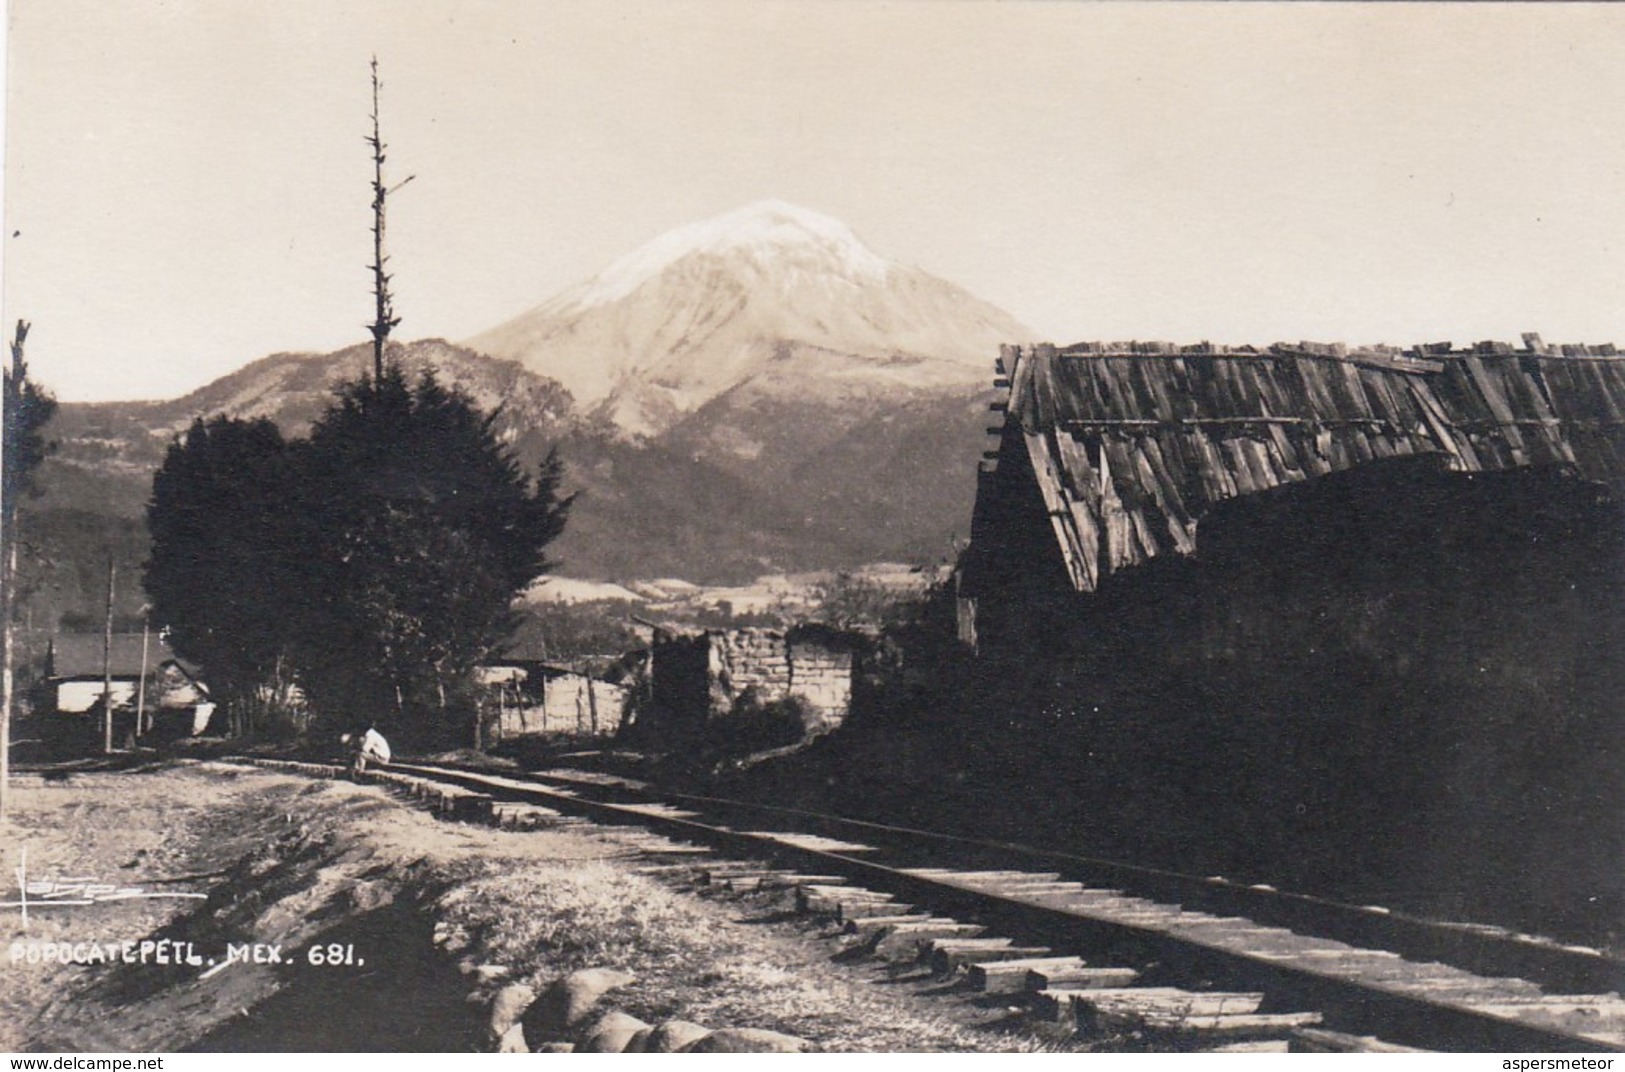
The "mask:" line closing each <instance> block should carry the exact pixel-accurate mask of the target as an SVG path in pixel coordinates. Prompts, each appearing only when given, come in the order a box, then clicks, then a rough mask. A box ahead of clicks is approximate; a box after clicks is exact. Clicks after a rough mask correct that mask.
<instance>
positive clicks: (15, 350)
mask: <svg viewBox="0 0 1625 1072" xmlns="http://www.w3.org/2000/svg"><path fill="white" fill-rule="evenodd" d="M27 340H28V321H26V320H19V321H17V334H16V335H15V336H14V337H13V338H12V341H11V375H10V376H8V377H6V398H5V421H6V422H11V421H16V420H18V419H19V417H20V415H21V413H22V398H23V393H22V392H23V379H24V378H25V371H26V369H27V365H26V364H25V363H24V361H23V343H24V342H26V341H27ZM4 432H5V434H6V437H7V438H6V446H7V448H8V449H7V450H6V451H5V452H4V454H5V459H4V462H3V463H0V464H3V465H5V466H8V467H9V466H15V465H17V464H18V462H19V460H20V459H19V457H18V452H17V451H14V450H11V449H9V448H10V446H11V435H12V429H10V428H5V429H4ZM5 479H6V481H7V482H8V483H14V482H16V474H15V473H6V474H5ZM5 498H6V500H7V501H6V502H5V503H4V516H3V517H0V544H4V545H5V556H6V557H5V563H4V565H0V637H3V639H0V820H3V819H5V817H6V810H7V809H8V808H9V807H10V805H11V690H12V662H13V659H14V658H15V655H14V653H13V650H12V637H11V634H12V627H11V611H12V603H13V602H14V601H15V600H16V598H17V531H18V529H19V528H20V527H21V526H20V525H19V524H18V509H17V501H16V499H17V496H16V494H15V493H13V494H10V495H7V496H5Z"/></svg>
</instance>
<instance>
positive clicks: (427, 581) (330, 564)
mask: <svg viewBox="0 0 1625 1072" xmlns="http://www.w3.org/2000/svg"><path fill="white" fill-rule="evenodd" d="M494 416H495V415H494V414H493V415H490V416H487V415H485V414H482V413H481V412H480V410H479V409H478V407H476V406H475V405H474V403H473V402H472V401H471V400H470V399H469V398H468V397H467V395H465V394H464V393H463V392H462V391H461V390H459V389H457V388H455V387H447V386H445V385H443V384H442V383H441V382H440V381H439V379H438V378H437V377H436V376H435V374H434V373H433V372H432V371H429V372H425V373H424V374H423V376H422V377H421V378H420V379H419V380H418V381H417V382H416V383H415V384H409V383H408V382H407V380H406V377H405V375H404V373H402V372H401V370H400V368H399V366H398V365H394V364H388V365H386V366H385V369H384V374H383V376H382V377H381V378H379V379H377V380H374V379H373V378H372V377H370V376H363V377H362V378H361V379H360V380H358V381H356V382H353V383H350V384H347V385H345V386H344V387H342V388H340V392H339V397H338V399H337V401H336V403H335V404H334V406H333V407H332V408H331V409H329V410H328V412H327V413H326V414H325V415H324V416H323V417H322V418H321V419H319V420H318V421H317V422H316V424H315V426H314V427H313V428H312V429H311V435H310V441H309V443H308V445H307V446H306V447H305V449H304V451H303V452H302V454H303V456H302V459H301V464H300V507H299V509H300V512H301V514H302V515H303V516H304V517H305V519H306V522H307V524H308V525H309V530H308V531H309V533H310V538H309V540H308V542H307V544H306V550H307V554H308V560H307V567H306V582H305V583H306V586H307V591H308V593H309V602H308V604H307V607H306V611H305V614H304V620H305V622H306V623H307V624H306V627H305V628H303V629H301V631H300V635H299V636H298V637H297V638H296V644H295V661H296V663H297V665H298V667H299V672H300V680H301V682H302V683H303V684H304V686H305V688H306V691H307V693H308V694H309V696H310V698H311V701H312V702H313V703H314V704H316V705H317V706H318V707H319V708H320V709H322V710H323V711H324V712H325V713H327V714H328V715H329V716H332V717H336V718H338V719H343V720H347V721H370V720H374V719H376V720H379V721H384V722H393V723H394V724H395V727H396V729H397V730H405V731H407V732H408V734H409V735H416V736H419V737H420V738H422V739H425V740H428V739H435V738H440V739H447V738H450V737H451V735H452V734H453V733H454V732H456V731H457V730H459V729H460V728H461V716H462V715H464V714H468V713H469V712H470V711H471V708H470V707H469V706H468V703H469V697H470V689H471V678H472V671H473V668H474V666H475V665H476V664H477V663H478V662H479V661H480V660H481V659H482V658H484V657H485V656H486V655H487V654H488V653H489V652H490V651H491V649H492V648H493V647H494V646H495V645H496V644H497V643H498V642H499V641H501V640H502V639H503V638H504V637H505V636H506V635H507V633H508V632H509V630H510V629H511V628H512V626H513V624H514V619H513V617H512V615H511V612H510V609H509V608H510V607H511V605H512V602H513V599H514V597H515V596H516V595H518V594H519V592H521V591H522V590H523V589H524V588H525V587H526V586H527V585H529V584H530V582H531V581H532V580H534V579H535V578H536V577H537V576H539V575H540V574H542V573H543V572H544V571H545V570H546V569H547V568H548V566H549V563H548V560H547V558H546V555H545V553H544V549H545V548H546V546H547V545H548V544H549V543H550V542H552V540H553V539H555V538H556V537H557V536H558V535H559V534H560V533H561V532H562V531H563V529H564V523H565V518H566V516H567V513H568V509H569V500H568V499H561V498H560V496H559V493H558V489H559V481H560V477H561V475H562V472H561V467H560V465H559V463H558V460H557V458H556V457H555V456H552V455H550V456H549V457H548V459H547V461H546V462H545V463H544V464H543V466H542V468H541V472H540V474H539V475H538V477H537V478H536V479H535V480H534V481H532V480H531V478H530V477H529V476H527V475H526V473H525V472H524V471H523V470H522V469H521V468H520V466H519V464H518V463H517V462H516V461H515V460H514V458H513V457H512V455H511V454H510V452H509V451H508V450H507V449H506V448H505V447H504V446H503V445H502V443H501V442H500V441H499V440H498V438H497V436H496V435H495V433H494V432H493V430H492V422H493V419H494Z"/></svg>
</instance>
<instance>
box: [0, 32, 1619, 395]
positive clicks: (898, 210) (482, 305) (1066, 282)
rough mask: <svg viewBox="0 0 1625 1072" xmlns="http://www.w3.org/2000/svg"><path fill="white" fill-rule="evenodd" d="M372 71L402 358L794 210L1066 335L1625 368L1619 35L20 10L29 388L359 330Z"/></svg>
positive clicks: (252, 354)
mask: <svg viewBox="0 0 1625 1072" xmlns="http://www.w3.org/2000/svg"><path fill="white" fill-rule="evenodd" d="M374 52H376V53H377V55H378V59H379V63H380V65H381V67H382V70H383V77H384V81H385V88H384V103H383V112H384V127H385V137H386V139H387V140H388V141H389V142H390V144H391V158H390V162H389V167H390V169H391V173H392V176H393V178H394V179H396V180H399V179H401V178H404V177H405V176H406V175H407V174H415V175H416V180H415V181H414V182H413V183H412V184H411V185H410V186H408V187H407V188H406V189H404V190H402V191H401V192H400V194H399V196H398V197H396V198H395V199H393V200H392V202H391V215H390V247H391V252H392V254H393V256H394V262H393V265H392V267H393V269H394V271H395V272H396V304H397V308H398V311H399V312H400V313H401V315H402V316H403V318H404V319H403V323H402V325H401V328H400V329H399V332H398V335H397V337H399V338H406V339H412V338H420V337H425V336H435V335H438V336H443V337H446V338H450V339H453V340H459V339H464V338H467V337H469V336H471V335H473V334H476V333H477V332H479V331H482V330H484V329H485V328H488V327H491V326H493V325H495V324H497V323H499V322H501V321H503V320H506V319H507V318H509V317H511V316H514V315H516V314H518V313H520V312H523V311H524V310H526V309H528V308H530V307H532V306H534V305H537V304H539V303H540V302H542V301H544V300H545V299H547V298H548V297H550V296H551V295H552V294H554V293H555V292H557V291H559V290H561V289H563V288H564V287H566V286H568V285H570V284H572V283H574V282H577V281H578V280H580V279H583V278H585V277H587V276H588V275H590V274H592V273H593V272H595V271H596V270H598V269H599V268H602V267H604V266H605V265H606V264H607V263H608V262H609V261H610V260H612V259H613V258H614V257H616V256H618V255H620V254H622V253H624V252H626V251H627V250H629V249H631V248H633V247H634V246H637V245H639V244H641V243H642V242H644V241H646V240H647V239H650V238H652V237H654V236H656V235H658V234H660V233H662V232H664V231H666V230H668V229H670V228H672V227H676V226H679V225H681V224H685V223H689V222H691V221H694V220H696V219H700V218H703V217H706V216H710V215H715V214H718V213H721V212H724V211H727V210H729V209H732V208H735V207H738V206H739V205H742V204H745V203H747V202H750V201H755V200H760V199H763V198H782V199H784V200H787V201H792V202H795V203H797V204H801V205H805V206H806V207H808V208H811V209H815V210H817V211H820V212H825V213H828V214H830V215H832V216H835V217H837V218H839V219H841V220H843V221H845V222H846V223H848V224H850V225H851V227H852V228H853V229H854V230H855V231H856V232H857V234H858V235H859V236H860V237H861V238H863V239H864V241H865V242H867V243H868V244H869V245H870V246H871V247H872V248H873V249H874V250H875V251H876V252H878V253H880V254H881V255H883V256H886V257H890V258H894V259H896V260H900V261H903V262H905V263H909V264H914V265H918V266H919V267H921V268H924V269H926V270H927V271H930V272H933V273H935V274H937V275H940V276H943V277H944V278H947V279H950V280H952V281H953V282H955V283H958V284H960V285H961V286H964V287H966V288H967V289H969V290H970V291H972V292H973V293H975V294H977V295H979V296H980V297H983V298H985V299H987V300H988V301H991V302H993V303H995V304H997V305H999V306H1002V307H1003V308H1005V309H1006V310H1008V311H1009V312H1010V313H1012V314H1013V315H1014V316H1016V317H1017V318H1018V319H1020V320H1022V321H1023V322H1025V323H1026V324H1028V325H1029V326H1030V327H1031V328H1032V329H1033V330H1034V332H1035V334H1036V336H1037V337H1038V338H1043V339H1049V340H1052V341H1056V342H1072V341H1077V340H1080V339H1097V338H1108V339H1127V338H1141V339H1169V340H1174V341H1181V342H1189V341H1197V340H1201V339H1210V340H1213V341H1215V342H1228V343H1247V342H1252V343H1268V342H1273V341H1277V340H1282V339H1288V340H1297V339H1313V340H1318V341H1335V340H1342V341H1347V342H1361V343H1375V342H1389V343H1396V344H1409V343H1415V342H1422V341H1443V340H1445V339H1451V340H1455V341H1457V342H1466V341H1471V340H1476V339H1485V338H1499V339H1508V340H1515V339H1516V338H1517V336H1518V334H1519V333H1520V332H1523V331H1539V332H1541V333H1542V334H1543V335H1544V336H1545V338H1546V339H1547V341H1554V342H1555V341H1569V342H1576V341H1589V342H1602V341H1617V342H1621V343H1625V275H1622V273H1621V265H1620V258H1619V252H1620V251H1621V250H1622V249H1625V72H1622V71H1621V66H1622V61H1625V7H1622V6H1610V5H1597V6H1590V5H1570V4H1535V5H1529V6H1523V5H1516V4H1487V5H1476V4H1475V5H1439V6H1435V5H1431V4H1346V5H1329V4H1292V5H1286V4H1267V3H1258V4H1217V5H1211V6H1209V5H1204V4H1184V3H1180V4H1136V3H1068V2H1061V0H1051V2H1044V3H1034V2H1004V3H988V2H978V0H917V2H884V3H883V2H879V0H844V2H843V0H781V2H749V3H745V2H735V0H695V2H680V0H666V2H656V3H643V2H613V0H611V2H601V0H594V2H579V3H562V2H551V3H550V2H539V0H524V2H522V0H483V2H480V0H461V2H455V0H405V2H402V0H375V2H366V0H274V2H273V0H10V37H9V42H8V47H7V56H8V67H7V74H6V77H7V86H8V103H7V115H6V120H7V123H6V137H5V148H6V163H5V232H4V235H5V243H4V247H3V248H4V256H5V263H4V273H5V287H4V308H3V315H4V318H5V319H4V323H5V324H6V325H7V330H6V334H7V335H8V336H9V334H10V331H9V325H10V324H11V323H12V321H14V320H15V319H16V318H18V317H24V318H27V319H29V320H31V321H33V324H34V332H33V334H32V336H31V337H30V349H29V357H30V363H31V366H32V369H33V371H34V373H35V374H36V376H37V378H39V379H40V380H42V381H43V382H45V383H46V384H47V385H49V386H50V387H51V388H53V389H54V390H55V391H56V393H57V395H58V396H59V397H60V398H63V399H65V400H100V399H129V398H162V397H173V396H175V395H178V394H180V393H182V392H184V391H186V390H189V389H191V388H194V387H197V386H200V385H202V384H204V383H206V382H208V381H210V380H212V379H214V378H215V377H217V376H220V375H223V374H225V373H227V372H229V371H232V370H233V369H236V368H238V367H240V366H242V365H243V364H246V363H247V362H249V361H251V360H253V359H255V358H258V357H262V356H264V355H266V354H268V353H272V352H276V351H280V350H329V349H336V348H338V347H340V346H344V345H349V344H354V343H359V342H363V341H365V340H366V339H367V337H368V336H367V332H366V328H365V327H364V325H365V324H366V323H367V322H368V321H369V320H370V318H371V298H370V295H369V293H368V288H369V286H370V282H369V277H368V273H367V271H366V269H365V265H366V263H367V261H368V259H369V256H370V237H369V234H368V227H369V225H370V222H371V220H370V215H369V207H368V203H369V198H370V192H369V190H368V187H367V183H368V181H369V178H370V168H371V165H370V160H369V158H368V150H367V147H366V146H365V145H364V144H363V143H362V140H361V139H362V136H363V134H364V133H365V132H366V123H367V118H366V117H367V111H368V105H369V96H368V95H369V88H368V80H367V78H368V75H367V62H368V59H369V57H370V56H371V55H372V54H373V53H374ZM17 232H20V233H17Z"/></svg>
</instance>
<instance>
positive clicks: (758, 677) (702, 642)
mask: <svg viewBox="0 0 1625 1072" xmlns="http://www.w3.org/2000/svg"><path fill="white" fill-rule="evenodd" d="M861 640H862V638H861V637H857V636H854V635H852V634H848V633H843V632H840V631H838V630H834V629H830V628H827V627H823V626H812V625H809V626H797V627H794V628H792V629H790V630H789V631H787V632H786V631H779V630H772V629H734V630H727V631H721V630H717V631H710V632H706V633H702V634H700V635H698V636H691V637H679V638H675V639H672V640H668V641H665V642H663V643H659V644H657V645H656V646H655V649H654V656H653V674H654V688H653V696H654V707H655V711H656V712H657V715H656V717H657V719H658V720H659V721H660V722H661V723H662V724H663V725H665V726H666V727H668V728H686V729H688V730H690V731H693V730H697V729H698V728H700V727H701V726H703V725H704V724H705V723H707V722H709V721H711V720H713V719H717V718H721V717H723V716H725V715H727V714H729V713H730V712H732V711H734V709H735V708H736V706H737V705H738V703H739V700H740V698H741V697H742V696H745V695H746V694H747V693H750V694H752V695H753V696H754V698H755V699H756V700H757V701H758V702H759V703H762V704H771V703H776V702H778V701H781V700H785V699H788V698H789V697H792V696H796V697H800V698H801V699H802V700H804V701H805V702H806V703H807V704H808V705H809V706H810V707H811V709H812V711H813V712H814V713H815V715H816V720H815V723H814V725H812V726H811V727H810V728H811V729H812V730H813V731H814V732H818V733H823V732H827V731H829V730H832V729H834V728H835V727H836V726H839V725H840V724H841V723H842V722H843V721H845V719H846V716H847V714H848V713H849V712H850V710H851V706H852V681H853V668H854V664H855V654H856V651H857V649H858V647H859V645H860V643H861Z"/></svg>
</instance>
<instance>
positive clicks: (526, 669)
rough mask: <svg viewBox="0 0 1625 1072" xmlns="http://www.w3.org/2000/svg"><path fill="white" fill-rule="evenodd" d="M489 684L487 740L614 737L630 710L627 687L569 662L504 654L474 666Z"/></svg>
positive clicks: (481, 681) (478, 676) (477, 676)
mask: <svg viewBox="0 0 1625 1072" xmlns="http://www.w3.org/2000/svg"><path fill="white" fill-rule="evenodd" d="M475 680H476V681H477V682H478V683H479V684H480V685H481V686H483V687H484V688H485V690H486V697H487V702H486V704H485V709H486V712H487V717H486V719H485V722H484V723H483V726H484V731H483V732H484V736H485V739H486V742H487V743H488V744H491V745H496V744H501V743H503V742H513V741H516V740H519V739H522V738H526V737H540V736H546V735H553V734H571V735H576V736H583V737H611V736H614V735H615V734H616V733H617V732H619V731H620V728H621V722H622V720H623V718H624V717H625V714H626V693H627V690H626V688H625V687H624V686H622V685H619V684H614V683H611V682H609V681H604V680H601V679H599V678H595V677H593V676H591V675H589V674H584V673H581V672H580V671H577V670H573V669H571V668H570V667H566V666H556V665H552V664H550V663H546V662H543V661H541V660H537V659H526V658H522V657H514V656H513V655H511V654H510V655H505V656H501V657H498V658H495V659H492V660H490V661H488V662H486V663H485V664H483V665H482V666H480V667H478V668H476V670H475Z"/></svg>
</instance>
